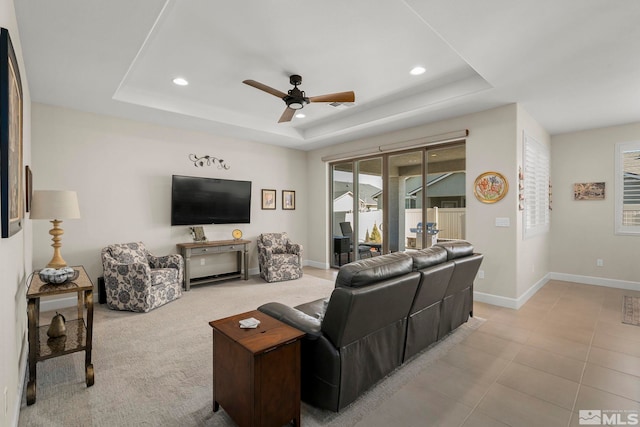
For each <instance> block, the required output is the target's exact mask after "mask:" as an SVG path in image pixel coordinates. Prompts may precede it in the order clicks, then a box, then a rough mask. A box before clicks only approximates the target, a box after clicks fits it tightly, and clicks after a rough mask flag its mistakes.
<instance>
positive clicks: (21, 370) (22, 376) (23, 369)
mask: <svg viewBox="0 0 640 427" xmlns="http://www.w3.org/2000/svg"><path fill="white" fill-rule="evenodd" d="M20 354H21V357H20V363H19V364H18V378H19V381H18V395H17V396H16V403H15V404H14V405H13V424H12V425H13V427H18V419H19V418H20V407H21V406H22V393H24V385H25V382H26V379H27V369H29V366H28V365H27V361H28V357H29V340H28V339H27V335H26V334H25V335H24V336H23V337H22V351H21V352H20Z"/></svg>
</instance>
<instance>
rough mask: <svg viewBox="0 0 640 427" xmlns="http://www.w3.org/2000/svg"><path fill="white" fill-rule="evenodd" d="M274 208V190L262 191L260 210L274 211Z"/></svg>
mask: <svg viewBox="0 0 640 427" xmlns="http://www.w3.org/2000/svg"><path fill="white" fill-rule="evenodd" d="M275 208H276V190H270V189H265V188H263V189H262V209H263V210H275Z"/></svg>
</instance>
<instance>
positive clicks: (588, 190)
mask: <svg viewBox="0 0 640 427" xmlns="http://www.w3.org/2000/svg"><path fill="white" fill-rule="evenodd" d="M604 187H605V185H604V182H580V183H575V184H573V200H604Z"/></svg>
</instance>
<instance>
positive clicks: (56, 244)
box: [47, 219, 67, 268]
mask: <svg viewBox="0 0 640 427" xmlns="http://www.w3.org/2000/svg"><path fill="white" fill-rule="evenodd" d="M61 222H62V221H60V220H57V219H54V220H53V221H51V223H52V224H53V228H52V229H51V230H49V234H51V235H52V236H53V237H52V238H51V240H53V244H52V245H51V246H52V247H53V258H51V261H49V264H47V267H50V268H63V267H66V266H67V262H66V261H65V260H64V259H62V255H60V248H61V247H62V243H60V241H61V240H62V238H61V237H60V236H62V235H63V234H64V230H63V229H62V228H60V223H61Z"/></svg>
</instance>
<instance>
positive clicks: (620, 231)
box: [614, 141, 640, 236]
mask: <svg viewBox="0 0 640 427" xmlns="http://www.w3.org/2000/svg"><path fill="white" fill-rule="evenodd" d="M628 151H639V152H640V141H629V142H618V143H616V147H615V196H614V204H615V219H614V223H615V234H617V235H623V236H640V225H624V224H623V223H622V216H623V205H624V166H623V160H622V157H623V154H624V153H625V152H628Z"/></svg>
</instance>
